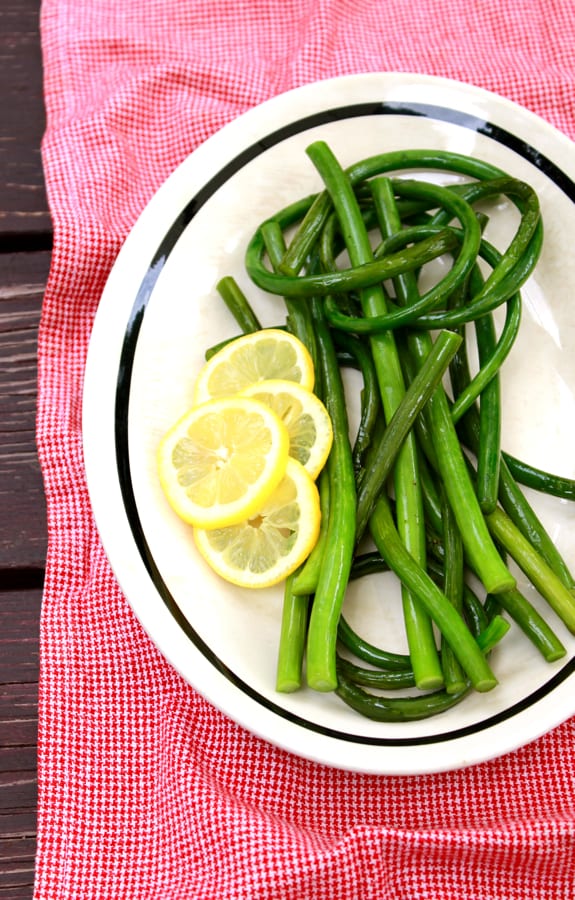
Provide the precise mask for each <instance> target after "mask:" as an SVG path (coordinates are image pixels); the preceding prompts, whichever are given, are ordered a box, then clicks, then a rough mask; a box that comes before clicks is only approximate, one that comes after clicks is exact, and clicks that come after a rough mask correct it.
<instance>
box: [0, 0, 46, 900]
mask: <svg viewBox="0 0 575 900" xmlns="http://www.w3.org/2000/svg"><path fill="white" fill-rule="evenodd" d="M39 15H40V0H2V2H1V3H0V108H1V109H2V116H0V502H1V508H2V515H0V900H30V898H31V897H32V895H33V884H34V860H35V853H36V803H37V781H36V745H37V703H38V662H39V660H38V658H39V619H40V605H41V590H40V586H41V583H42V577H43V570H44V560H45V552H46V516H45V501H44V494H43V484H42V476H41V472H40V466H39V464H38V459H37V454H36V444H35V418H36V396H37V392H36V377H37V367H36V349H37V344H36V338H37V328H38V323H39V320H40V311H41V304H42V295H43V291H44V286H45V283H46V278H47V275H48V268H49V262H50V259H49V252H35V251H49V249H50V248H51V245H52V236H51V220H50V214H49V210H48V203H47V198H46V192H45V189H44V179H43V171H42V160H41V152H40V144H41V139H42V136H43V133H44V129H45V113H44V104H43V96H42V90H43V84H42V57H41V51H40V36H39Z"/></svg>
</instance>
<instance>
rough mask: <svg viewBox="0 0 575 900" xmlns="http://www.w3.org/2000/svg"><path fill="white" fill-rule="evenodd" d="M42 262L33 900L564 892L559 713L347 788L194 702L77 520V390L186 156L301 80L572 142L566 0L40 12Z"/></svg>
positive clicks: (570, 16)
mask: <svg viewBox="0 0 575 900" xmlns="http://www.w3.org/2000/svg"><path fill="white" fill-rule="evenodd" d="M42 41H43V53H44V65H45V95H46V108H47V115H48V124H47V131H46V135H45V139H44V145H43V159H44V165H45V172H46V181H47V186H48V193H49V199H50V204H51V209H52V213H53V218H54V227H55V247H54V259H53V266H52V271H51V274H50V279H49V284H48V289H47V292H46V298H45V304H44V311H43V318H42V325H41V332H40V341H39V366H40V377H39V403H38V446H39V451H40V455H41V461H42V466H43V471H44V476H45V482H46V493H47V500H48V516H49V533H50V545H49V553H48V560H47V579H46V588H45V597H44V605H43V615H42V638H41V639H42V646H41V660H42V669H41V697H40V736H39V737H40V748H39V789H40V790H39V849H38V859H37V876H36V892H35V898H36V900H196V898H197V900H244V898H245V900H248V898H249V900H368V898H372V900H441V898H446V900H572V898H573V897H574V896H575V887H574V885H573V874H572V873H573V871H574V870H575V866H574V862H575V808H574V803H575V765H574V752H573V751H574V747H575V732H574V727H575V722H574V721H569V722H567V723H566V724H564V725H563V726H561V727H560V728H557V729H555V730H554V731H553V732H552V733H551V734H548V735H547V736H546V737H544V738H542V739H540V740H538V741H536V742H535V743H533V744H531V745H530V746H528V747H525V748H523V749H521V750H519V751H518V752H516V753H512V754H509V755H507V756H505V757H503V758H502V759H499V760H496V761H494V762H490V763H488V764H485V765H480V766H476V767H473V768H471V769H467V770H462V771H457V772H453V773H450V774H445V775H435V776H422V777H412V778H395V777H393V778H392V777H375V776H363V775H355V774H352V773H348V772H340V771H337V770H334V769H328V768H323V767H321V766H319V765H316V764H313V763H310V762H306V761H304V760H302V759H299V758H296V757H293V756H291V755H289V754H286V753H283V752H281V751H280V750H278V749H276V748H274V747H271V746H269V745H268V744H266V743H264V742H262V741H260V740H259V739H257V738H255V737H253V736H252V735H250V734H248V733H246V732H245V731H244V730H242V729H241V728H240V727H238V726H237V725H235V724H234V723H233V722H231V721H229V720H228V719H226V718H225V717H224V716H223V715H221V714H220V713H218V712H217V711H216V710H215V709H214V708H212V707H211V706H210V704H208V703H207V702H206V701H205V700H203V699H202V698H201V697H199V696H198V695H197V694H196V693H195V692H194V691H193V690H192V689H191V688H190V687H189V686H188V685H186V684H185V683H184V682H183V681H182V680H181V679H180V678H179V676H178V675H177V674H176V673H175V672H174V671H173V670H172V669H171V668H170V666H169V665H168V664H167V663H166V662H165V660H164V659H163V657H162V656H161V655H160V654H159V653H158V651H157V650H156V649H155V647H154V646H153V644H152V643H151V642H150V641H149V640H148V638H147V637H146V636H145V634H144V633H143V631H142V629H141V628H140V626H139V624H138V623H137V622H136V620H135V618H134V616H133V615H132V613H131V610H130V608H129V606H128V605H127V603H126V601H125V599H124V598H123V597H122V595H121V593H120V591H119V589H118V587H117V584H116V582H115V580H114V578H113V576H112V574H111V572H110V569H109V566H108V563H107V561H106V558H105V555H104V553H103V550H102V548H101V545H100V543H99V539H98V535H97V533H96V530H95V527H94V524H93V520H92V517H91V512H90V505H89V499H88V495H87V491H86V485H85V480H84V473H83V464H82V453H81V432H80V426H81V422H80V411H81V391H82V375H83V367H84V362H85V356H86V349H87V343H88V338H89V333H90V327H91V323H92V319H93V316H94V312H95V309H96V306H97V303H98V299H99V296H100V294H101V291H102V288H103V286H104V283H105V280H106V277H107V274H108V272H109V270H110V267H111V265H112V263H113V260H114V258H115V256H116V254H117V252H118V249H119V247H120V245H121V242H122V240H123V239H124V237H125V236H126V234H127V232H128V230H129V229H130V227H131V225H132V224H133V222H134V220H135V218H136V216H137V215H138V213H139V212H140V211H141V209H142V208H143V206H144V205H145V203H146V202H147V200H148V199H149V198H150V197H151V195H152V194H153V192H154V191H155V189H156V188H157V187H158V186H159V185H160V184H161V182H162V181H163V180H164V179H165V178H166V177H167V176H168V175H169V174H170V172H171V171H172V170H173V168H175V166H176V165H177V164H178V163H179V162H180V161H181V160H182V159H183V158H184V157H185V156H186V155H187V154H188V153H189V152H190V151H191V150H193V148H194V147H196V146H197V145H198V144H199V143H200V142H201V141H203V140H204V139H205V138H207V137H208V136H209V135H210V134H211V133H213V132H214V131H215V130H216V129H218V128H219V127H221V126H222V125H223V124H225V123H226V122H227V121H229V120H230V119H232V118H233V117H235V116H237V115H239V114H240V113H242V112H243V111H244V110H246V109H248V108H249V107H251V106H253V105H255V104H257V103H259V102H260V101H262V100H265V99H267V98H268V97H270V96H272V95H274V94H276V93H278V92H280V91H284V90H287V89H289V88H292V87H296V86H298V85H301V84H304V83H306V82H310V81H313V80H315V79H318V78H325V77H328V76H334V75H340V74H346V73H351V72H361V71H376V70H396V71H415V72H422V73H427V74H433V75H441V76H446V77H452V78H457V79H460V80H464V81H467V82H469V83H472V84H476V85H480V86H482V87H485V88H488V89H491V90H493V91H495V92H497V93H499V94H502V95H504V96H507V97H509V98H510V99H512V100H515V101H517V102H519V103H521V104H523V105H524V106H526V107H527V108H529V109H531V110H533V111H534V112H536V113H538V114H539V115H541V116H543V117H544V118H546V119H547V120H548V121H550V122H551V123H552V124H554V125H555V126H556V127H558V128H559V129H561V130H562V131H564V132H565V133H566V134H567V135H569V136H570V137H572V138H575V109H574V97H575V51H574V49H573V48H574V47H575V4H574V3H573V2H571V0H564V2H561V0H556V2H544V0H517V2H502V0H474V2H472V0H436V2H433V0H422V2H414V0H340V2H335V0H232V2H227V0H44V2H43V7H42Z"/></svg>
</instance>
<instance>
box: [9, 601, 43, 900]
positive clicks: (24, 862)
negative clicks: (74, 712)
mask: <svg viewBox="0 0 575 900" xmlns="http://www.w3.org/2000/svg"><path fill="white" fill-rule="evenodd" d="M41 598H42V595H41V591H39V590H35V591H14V592H10V591H6V592H0V900H8V898H10V900H29V898H31V897H32V893H33V883H34V862H35V854H36V805H37V789H38V785H37V773H36V754H37V749H36V745H37V730H38V719H37V715H38V713H37V710H38V668H39V654H38V642H39V640H38V638H39V618H40V606H41Z"/></svg>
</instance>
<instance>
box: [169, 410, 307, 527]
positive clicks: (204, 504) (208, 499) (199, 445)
mask: <svg viewBox="0 0 575 900" xmlns="http://www.w3.org/2000/svg"><path fill="white" fill-rule="evenodd" d="M288 451H289V436H288V433H287V429H286V427H285V425H284V424H283V423H282V422H281V421H280V419H279V418H278V417H277V416H276V414H275V413H274V412H272V411H271V410H270V408H269V407H267V406H265V404H263V403H259V402H258V401H257V400H252V399H251V398H249V397H228V398H222V399H220V400H212V401H208V402H207V403H203V404H201V405H200V406H196V407H192V409H191V410H190V411H189V412H187V413H186V414H185V415H184V416H183V417H182V418H181V419H180V420H179V421H178V422H176V424H175V425H174V426H173V427H172V428H171V429H170V430H169V431H168V433H167V434H166V435H165V437H164V438H163V439H162V441H161V442H160V446H159V449H158V472H159V476H160V482H161V485H162V487H163V489H164V492H165V494H166V497H167V499H168V501H169V503H170V504H171V506H172V507H173V508H174V510H175V511H176V512H177V513H178V515H179V516H181V518H182V519H184V521H186V522H189V523H190V524H192V525H197V526H200V527H201V528H217V527H221V526H225V525H232V524H234V523H236V522H241V521H242V520H243V519H245V518H246V517H247V516H250V515H252V513H254V512H255V511H256V510H257V509H259V508H260V507H261V505H262V503H264V502H265V500H267V498H268V497H269V496H270V494H271V493H272V491H273V490H274V489H275V488H276V487H277V485H278V484H279V482H280V481H281V479H282V478H283V476H284V474H285V470H286V464H287V460H288V458H289V457H288Z"/></svg>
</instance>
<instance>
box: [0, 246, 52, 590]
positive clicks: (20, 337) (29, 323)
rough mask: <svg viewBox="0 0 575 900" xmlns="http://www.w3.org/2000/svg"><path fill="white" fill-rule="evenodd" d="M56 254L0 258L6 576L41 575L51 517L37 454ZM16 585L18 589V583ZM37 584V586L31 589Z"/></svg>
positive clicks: (0, 462)
mask: <svg viewBox="0 0 575 900" xmlns="http://www.w3.org/2000/svg"><path fill="white" fill-rule="evenodd" d="M49 264H50V254H49V253H48V252H44V253H14V254H0V498H1V501H2V509H3V516H2V517H1V519H0V573H2V572H3V570H4V572H3V575H1V574H0V577H1V578H2V581H3V586H4V587H9V586H10V577H11V575H10V573H11V571H12V572H13V575H14V577H16V572H17V571H18V570H20V569H22V568H25V569H28V570H35V571H36V572H41V570H42V569H43V566H44V559H45V554H46V514H45V500H44V491H43V482H42V475H41V472H40V466H39V463H38V458H37V453H36V436H35V427H36V396H37V390H36V377H37V358H36V352H37V329H38V323H39V321H40V314H41V303H42V296H43V292H44V287H45V282H46V278H47V275H48V270H49ZM14 586H17V585H16V584H14ZM28 586H32V585H28Z"/></svg>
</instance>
